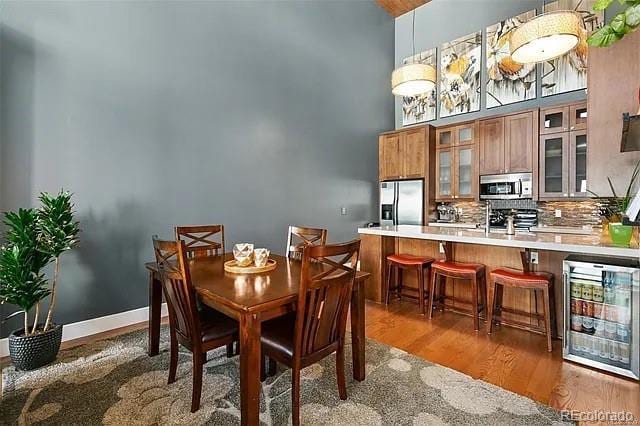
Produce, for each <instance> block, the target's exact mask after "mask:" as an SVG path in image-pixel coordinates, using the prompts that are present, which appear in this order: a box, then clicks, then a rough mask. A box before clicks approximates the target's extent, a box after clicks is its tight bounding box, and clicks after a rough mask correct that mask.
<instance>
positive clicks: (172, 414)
mask: <svg viewBox="0 0 640 426" xmlns="http://www.w3.org/2000/svg"><path fill="white" fill-rule="evenodd" d="M146 341H147V334H146V332H144V331H138V332H133V333H130V334H126V335H122V336H119V337H116V338H113V339H109V340H103V341H97V342H94V343H91V344H87V345H84V346H80V347H77V348H73V349H69V350H66V351H62V352H61V353H60V355H59V356H58V359H57V361H56V362H55V363H54V364H52V365H49V366H47V367H44V368H42V369H40V370H37V371H31V372H22V371H16V370H15V369H13V367H8V368H6V369H5V370H4V371H3V397H2V401H1V402H0V423H1V424H20V425H29V424H65V425H71V424H74V425H94V424H104V425H153V424H189V425H196V424H215V425H232V424H239V423H240V399H239V375H238V361H239V360H238V357H234V358H227V357H226V355H225V350H224V348H222V349H220V350H217V351H212V352H209V354H208V357H207V359H208V361H207V363H206V365H205V376H204V379H203V385H202V403H201V408H200V410H199V411H198V412H196V413H193V414H192V413H190V412H189V408H190V402H191V373H190V368H191V359H190V358H191V355H190V354H189V353H188V352H186V351H185V352H180V364H179V368H178V380H177V381H176V382H175V383H173V384H171V385H167V374H168V373H167V372H168V368H169V353H168V335H167V329H166V328H163V330H162V341H161V353H160V355H158V356H156V357H153V358H151V357H149V356H147V354H146V352H145V350H146ZM348 352H349V353H348V355H349V356H348V357H346V358H347V359H348V360H349V359H350V348H348ZM366 358H367V364H366V379H365V380H364V381H363V382H356V381H354V380H353V379H352V378H351V377H350V372H351V365H350V363H349V365H348V368H347V372H348V373H349V375H348V378H347V393H348V399H347V400H346V401H341V400H340V399H339V398H338V390H337V386H336V377H335V358H334V356H330V357H328V358H326V359H325V360H323V361H322V362H320V363H319V364H316V365H312V366H310V367H308V368H306V369H305V370H304V371H303V373H302V374H303V375H302V377H303V379H302V390H301V394H302V399H301V406H302V407H301V417H302V423H303V424H307V425H349V426H355V425H383V424H384V425H386V424H389V425H390V424H397V425H444V424H464V425H472V424H478V425H487V424H496V425H507V424H509V425H518V424H521V425H538V424H540V425H542V424H557V423H560V416H559V414H558V413H557V412H556V411H554V410H552V409H551V408H549V407H545V406H543V405H540V404H538V403H536V402H534V401H532V400H530V399H527V398H524V397H521V396H519V395H516V394H514V393H511V392H508V391H506V390H504V389H501V388H499V387H496V386H493V385H491V384H488V383H485V382H482V381H479V380H474V379H472V378H471V377H468V376H466V375H464V374H461V373H458V372H456V371H453V370H450V369H448V368H444V367H441V366H438V365H434V364H430V363H428V362H426V361H424V360H422V359H419V358H416V357H414V356H411V355H409V354H407V353H406V352H403V351H401V350H399V349H395V348H391V347H389V346H385V345H382V344H379V343H376V342H373V341H368V342H367V346H366ZM257 373H258V372H256V374H257ZM290 401H291V375H290V373H289V371H288V370H285V369H283V368H281V367H280V366H279V368H278V372H277V374H276V375H275V376H274V377H270V378H268V379H267V381H266V382H265V383H264V384H263V386H262V396H261V409H260V412H261V413H260V419H261V422H262V423H263V424H265V425H286V424H290V423H291V418H290V417H291V416H290V407H291V403H290Z"/></svg>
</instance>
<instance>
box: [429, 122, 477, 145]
mask: <svg viewBox="0 0 640 426" xmlns="http://www.w3.org/2000/svg"><path fill="white" fill-rule="evenodd" d="M477 134H478V124H477V122H475V121H471V122H468V123H462V124H456V125H453V126H446V127H439V128H438V129H437V130H436V149H442V148H449V147H452V146H459V145H474V144H475V143H476V140H477Z"/></svg>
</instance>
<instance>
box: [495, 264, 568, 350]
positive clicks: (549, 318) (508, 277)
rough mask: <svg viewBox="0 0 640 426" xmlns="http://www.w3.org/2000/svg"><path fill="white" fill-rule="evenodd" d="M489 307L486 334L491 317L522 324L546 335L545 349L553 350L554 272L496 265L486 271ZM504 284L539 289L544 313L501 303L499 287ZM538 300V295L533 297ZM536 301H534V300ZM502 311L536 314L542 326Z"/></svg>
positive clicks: (529, 315) (530, 329) (508, 323)
mask: <svg viewBox="0 0 640 426" xmlns="http://www.w3.org/2000/svg"><path fill="white" fill-rule="evenodd" d="M489 280H490V282H489V307H488V312H487V318H488V319H489V321H488V323H487V334H491V331H492V329H493V322H494V319H495V320H497V321H499V322H501V323H502V324H505V325H512V326H514V327H518V328H522V329H525V330H528V331H533V332H537V333H541V334H544V335H546V336H547V350H548V351H549V352H551V351H552V349H553V347H552V345H551V336H552V333H554V330H555V329H556V318H555V313H554V309H553V307H554V306H555V302H554V294H553V293H554V292H553V274H551V273H549V272H529V271H525V272H523V271H517V270H513V269H507V268H499V269H495V270H493V271H491V272H490V273H489ZM504 287H515V288H524V289H529V290H532V291H533V294H534V296H535V294H536V291H541V292H542V298H543V305H544V316H543V315H540V314H538V313H537V306H536V313H529V312H523V311H520V310H515V309H510V308H504V307H502V290H503V288H504ZM536 301H537V298H536ZM494 305H495V306H494ZM536 305H537V304H536ZM502 312H508V313H512V314H517V315H523V316H528V317H531V318H536V319H537V320H538V321H540V320H542V321H543V322H544V327H539V326H535V325H532V324H527V323H523V322H521V321H515V320H506V319H504V318H503V317H502Z"/></svg>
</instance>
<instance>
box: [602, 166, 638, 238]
mask: <svg viewBox="0 0 640 426" xmlns="http://www.w3.org/2000/svg"><path fill="white" fill-rule="evenodd" d="M639 175H640V161H639V162H638V163H636V167H635V168H634V169H633V173H631V178H630V179H629V184H628V185H627V190H626V191H625V193H624V196H622V197H620V196H618V193H617V192H616V189H615V187H614V186H613V182H611V178H610V177H607V181H608V182H609V188H611V193H612V194H613V198H608V197H601V196H599V195H598V194H596V193H595V192H593V191H589V192H590V193H591V194H593V195H595V196H596V197H598V198H600V199H604V200H606V201H607V204H606V206H605V207H603V208H602V215H603V216H604V217H605V221H606V226H607V228H608V231H609V235H610V236H611V241H612V242H613V244H615V245H618V246H625V247H628V246H629V243H630V242H631V237H632V236H633V226H630V225H623V224H622V215H623V214H624V212H625V211H626V210H627V207H629V203H630V202H631V199H632V198H633V195H634V194H633V188H634V186H635V183H636V181H637V180H638V176H639Z"/></svg>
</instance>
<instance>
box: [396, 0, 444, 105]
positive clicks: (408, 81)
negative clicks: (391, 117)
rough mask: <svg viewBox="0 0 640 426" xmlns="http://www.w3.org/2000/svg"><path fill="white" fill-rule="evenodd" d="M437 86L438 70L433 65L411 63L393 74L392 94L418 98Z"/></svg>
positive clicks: (414, 21) (414, 24) (414, 23)
mask: <svg viewBox="0 0 640 426" xmlns="http://www.w3.org/2000/svg"><path fill="white" fill-rule="evenodd" d="M412 32H413V35H412V43H413V56H412V57H411V60H412V61H413V60H415V56H416V11H415V9H414V10H413V28H412ZM435 86H436V69H435V68H434V67H433V66H432V65H428V64H421V63H410V64H406V65H403V66H401V67H399V68H396V69H395V70H393V73H391V92H392V93H393V94H394V95H396V96H416V95H420V94H422V93H427V92H430V91H431V90H433V88H434V87H435Z"/></svg>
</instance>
